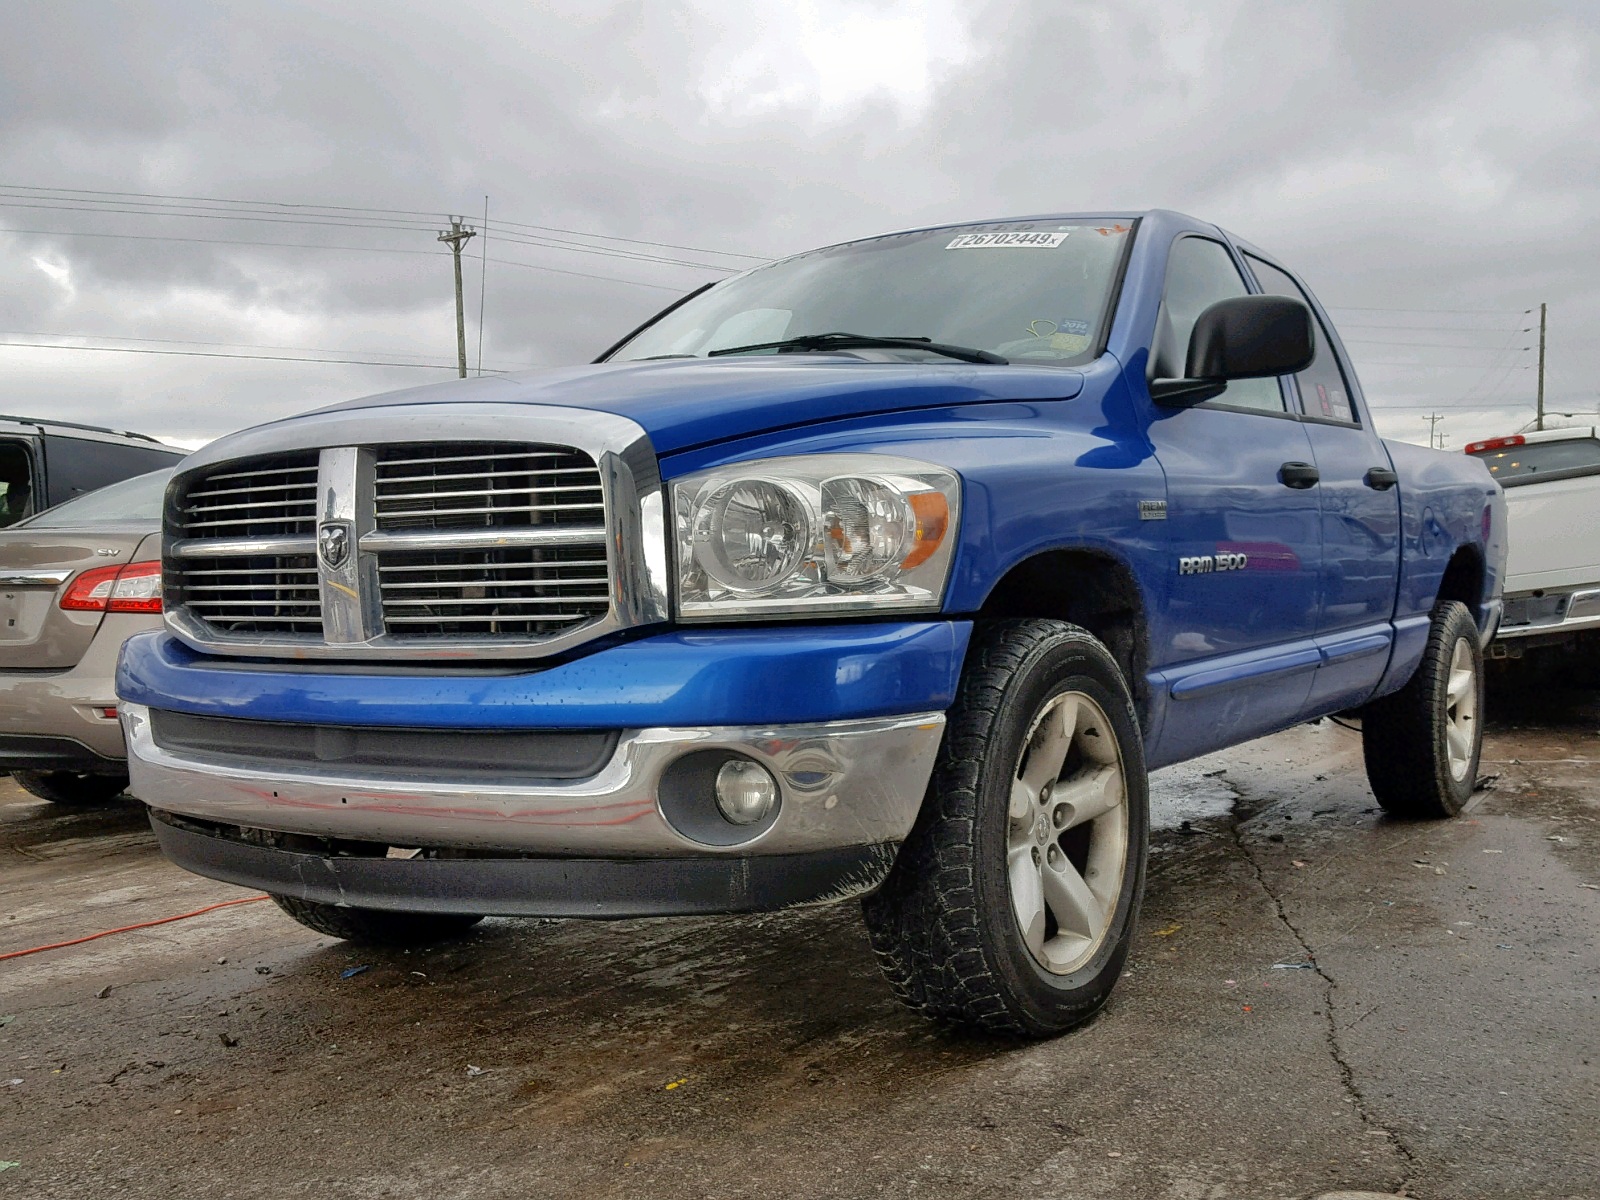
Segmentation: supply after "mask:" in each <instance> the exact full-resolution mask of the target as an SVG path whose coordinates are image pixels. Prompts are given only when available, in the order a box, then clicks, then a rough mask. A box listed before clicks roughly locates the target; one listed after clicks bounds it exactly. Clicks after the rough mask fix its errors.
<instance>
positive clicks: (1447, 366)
mask: <svg viewBox="0 0 1600 1200" xmlns="http://www.w3.org/2000/svg"><path fill="white" fill-rule="evenodd" d="M1355 363H1356V366H1358V367H1360V368H1362V369H1365V368H1367V367H1395V368H1401V369H1406V370H1412V371H1477V370H1481V369H1482V367H1483V364H1482V363H1419V362H1388V361H1384V360H1378V359H1370V358H1360V357H1356V359H1355ZM1494 369H1495V367H1494V366H1493V365H1491V366H1490V367H1489V370H1491V371H1493V370H1494ZM1506 369H1507V370H1509V371H1531V370H1532V369H1533V364H1532V363H1526V364H1524V365H1522V366H1513V367H1508V368H1506Z"/></svg>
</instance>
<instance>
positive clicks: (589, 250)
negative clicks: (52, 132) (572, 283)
mask: <svg viewBox="0 0 1600 1200" xmlns="http://www.w3.org/2000/svg"><path fill="white" fill-rule="evenodd" d="M0 208H25V209H42V210H45V211H51V212H78V213H119V214H122V215H124V216H136V217H187V218H191V219H195V220H211V221H254V222H257V223H261V224H266V225H311V226H322V227H324V228H329V229H379V230H384V231H386V232H405V233H432V232H435V231H434V230H432V229H430V228H428V227H427V226H423V225H409V224H399V223H387V224H385V223H374V222H359V221H346V220H314V219H311V218H308V217H294V216H290V217H287V218H285V217H283V216H282V215H278V214H274V215H266V216H260V215H256V216H252V215H249V214H246V213H242V212H210V211H206V210H197V211H187V212H186V211H179V210H177V209H173V210H170V211H160V212H147V211H142V210H138V209H126V208H71V207H65V206H62V205H50V204H18V203H16V202H14V201H11V200H9V199H7V198H5V197H4V196H3V195H0ZM501 240H502V241H506V240H509V241H512V242H513V243H515V244H518V245H527V246H537V247H540V248H543V249H551V250H566V251H569V252H571V253H574V254H594V255H599V256H602V257H606V258H623V259H628V260H631V261H635V262H650V263H661V264H665V265H669V266H681V267H694V268H697V269H700V270H708V271H727V272H732V271H735V270H737V269H738V268H736V267H724V266H720V265H718V264H716V263H704V262H692V261H689V260H687V259H679V258H667V257H665V256H663V255H657V254H639V253H636V252H634V251H631V250H616V249H612V248H610V247H607V246H584V245H580V244H579V243H576V242H570V243H564V242H560V241H552V240H548V239H546V240H536V239H533V238H528V237H511V238H506V237H502V239H501Z"/></svg>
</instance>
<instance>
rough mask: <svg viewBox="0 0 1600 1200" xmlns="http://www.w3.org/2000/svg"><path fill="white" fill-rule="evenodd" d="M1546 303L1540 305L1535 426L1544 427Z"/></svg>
mask: <svg viewBox="0 0 1600 1200" xmlns="http://www.w3.org/2000/svg"><path fill="white" fill-rule="evenodd" d="M1545 308H1546V305H1544V304H1542V303H1541V304H1540V305H1539V417H1538V424H1537V425H1536V426H1535V428H1538V429H1543V428H1544V317H1545Z"/></svg>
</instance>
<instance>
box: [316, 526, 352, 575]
mask: <svg viewBox="0 0 1600 1200" xmlns="http://www.w3.org/2000/svg"><path fill="white" fill-rule="evenodd" d="M317 552H318V553H319V554H320V555H321V556H322V561H323V564H324V565H325V566H327V567H328V569H329V570H333V571H337V570H338V569H339V568H340V567H342V566H344V564H345V561H346V560H347V559H348V558H349V557H350V526H349V525H347V524H346V523H344V522H343V521H328V522H327V523H325V524H324V525H323V526H322V528H321V529H319V530H317Z"/></svg>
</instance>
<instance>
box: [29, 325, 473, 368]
mask: <svg viewBox="0 0 1600 1200" xmlns="http://www.w3.org/2000/svg"><path fill="white" fill-rule="evenodd" d="M0 338H82V339H84V340H87V341H94V342H150V343H153V344H156V345H162V346H213V347H217V348H220V349H224V350H291V351H294V352H296V353H300V354H372V355H382V356H383V357H385V358H418V359H429V358H432V359H437V360H438V362H436V363H428V364H427V365H428V366H442V365H445V363H446V361H447V360H446V359H445V357H444V356H443V355H440V354H415V353H413V352H411V351H409V350H369V349H364V348H357V347H351V346H346V347H344V348H342V349H339V350H329V349H327V348H325V347H322V346H278V345H267V344H263V343H259V342H207V341H199V340H197V339H195V338H146V337H127V336H124V335H121V334H113V333H61V332H58V331H55V330H49V329H3V330H0ZM61 348H62V349H63V350H71V349H73V347H71V346H63V347H61Z"/></svg>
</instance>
